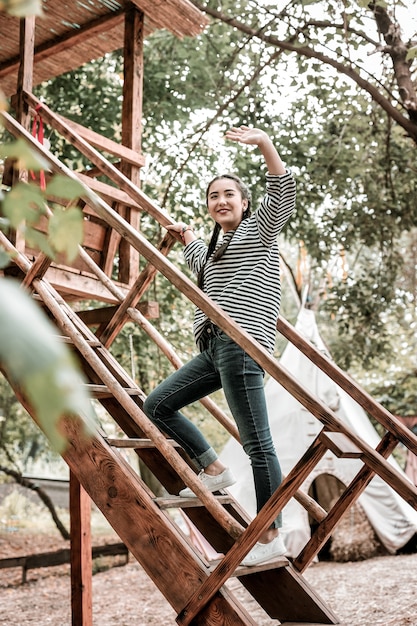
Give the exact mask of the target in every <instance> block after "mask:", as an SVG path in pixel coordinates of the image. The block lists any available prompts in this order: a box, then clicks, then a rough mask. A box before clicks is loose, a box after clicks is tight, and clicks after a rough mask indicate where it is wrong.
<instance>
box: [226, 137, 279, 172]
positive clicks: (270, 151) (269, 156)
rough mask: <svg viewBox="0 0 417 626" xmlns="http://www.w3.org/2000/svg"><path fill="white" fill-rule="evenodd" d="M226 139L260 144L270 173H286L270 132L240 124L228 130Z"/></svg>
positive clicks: (253, 144) (255, 144)
mask: <svg viewBox="0 0 417 626" xmlns="http://www.w3.org/2000/svg"><path fill="white" fill-rule="evenodd" d="M225 136H226V139H230V140H231V141H237V142H240V143H244V144H248V145H252V146H258V148H259V150H260V152H261V153H262V155H263V157H264V159H265V164H266V167H267V168H268V172H269V174H273V175H275V176H282V175H284V174H286V172H287V170H286V169H285V165H284V163H283V162H282V160H281V157H280V156H279V154H278V150H277V149H276V148H275V146H274V144H273V143H272V141H271V139H270V138H269V136H268V134H267V133H266V132H265V131H264V130H260V129H259V128H249V126H239V128H231V129H230V130H228V131H227V132H226V135H225Z"/></svg>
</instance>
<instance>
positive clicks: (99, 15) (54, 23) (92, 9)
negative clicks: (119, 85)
mask: <svg viewBox="0 0 417 626" xmlns="http://www.w3.org/2000/svg"><path fill="white" fill-rule="evenodd" d="M131 4H133V5H134V6H135V7H136V8H137V9H138V10H139V11H141V12H143V14H144V16H145V19H144V33H145V37H146V36H148V35H149V34H150V33H152V32H153V31H155V30H158V29H167V30H168V31H170V32H171V33H173V34H174V35H176V36H177V37H180V38H182V37H193V36H195V35H198V34H199V33H200V32H201V31H202V29H203V28H204V26H205V25H206V24H207V18H206V17H205V16H204V14H203V13H201V11H199V10H198V9H196V7H195V6H194V5H193V4H192V3H191V2H189V1H188V0H165V1H163V2H155V0H132V2H130V1H128V0H120V1H117V0H59V2H57V1H56V0H44V1H43V15H42V17H38V18H37V19H36V30H35V41H34V65H33V84H34V85H38V84H39V83H41V82H43V81H45V80H49V79H50V78H53V77H55V76H59V75H60V74H63V73H64V72H68V71H70V70H73V69H75V68H77V67H80V66H81V65H83V64H84V63H87V62H88V61H92V60H93V59H98V58H101V57H102V56H104V55H105V54H106V53H108V52H112V51H113V50H118V49H121V48H123V47H124V15H125V13H126V9H127V8H128V7H129V5H131ZM19 28H20V20H19V19H18V18H16V17H12V16H10V15H7V14H5V13H2V12H0V86H1V88H2V90H3V92H4V93H5V95H6V96H11V95H13V94H14V93H15V92H16V85H17V75H18V69H19V63H20V48H19Z"/></svg>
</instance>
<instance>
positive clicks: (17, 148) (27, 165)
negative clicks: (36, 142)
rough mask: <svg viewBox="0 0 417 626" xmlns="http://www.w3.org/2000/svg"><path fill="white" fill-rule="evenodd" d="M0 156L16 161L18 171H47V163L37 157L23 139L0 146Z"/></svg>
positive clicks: (41, 157) (48, 168) (40, 157)
mask: <svg viewBox="0 0 417 626" xmlns="http://www.w3.org/2000/svg"><path fill="white" fill-rule="evenodd" d="M0 156H1V157H3V158H10V159H15V160H16V167H17V168H19V169H27V170H32V171H33V172H38V171H39V170H46V171H49V170H50V167H49V164H48V161H46V159H44V158H43V156H41V155H39V154H38V153H37V152H35V150H33V149H32V148H31V146H30V145H29V144H28V143H27V142H26V141H25V140H24V139H17V140H16V141H13V142H12V143H7V144H3V145H2V146H0Z"/></svg>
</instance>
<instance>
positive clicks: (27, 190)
mask: <svg viewBox="0 0 417 626" xmlns="http://www.w3.org/2000/svg"><path fill="white" fill-rule="evenodd" d="M3 212H4V215H5V216H6V217H7V218H8V219H9V220H10V224H11V226H12V227H13V228H18V227H19V226H20V225H21V224H22V222H25V221H26V222H28V223H29V224H36V223H37V222H38V221H39V217H40V216H41V215H43V214H44V213H45V200H44V197H43V195H42V192H41V190H40V189H39V187H37V186H36V185H32V184H27V183H18V184H17V185H15V186H14V187H13V188H12V189H11V190H10V191H8V192H7V193H6V194H5V195H4V200H3Z"/></svg>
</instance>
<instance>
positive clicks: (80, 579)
mask: <svg viewBox="0 0 417 626" xmlns="http://www.w3.org/2000/svg"><path fill="white" fill-rule="evenodd" d="M70 518H71V609H72V611H71V614H72V620H71V623H72V626H92V625H93V601H92V566H93V560H92V549H91V523H90V522H91V500H90V497H89V496H88V494H87V493H86V491H84V489H83V487H82V486H81V485H80V483H79V481H78V478H77V477H76V476H75V474H74V473H73V472H72V471H71V472H70Z"/></svg>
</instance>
